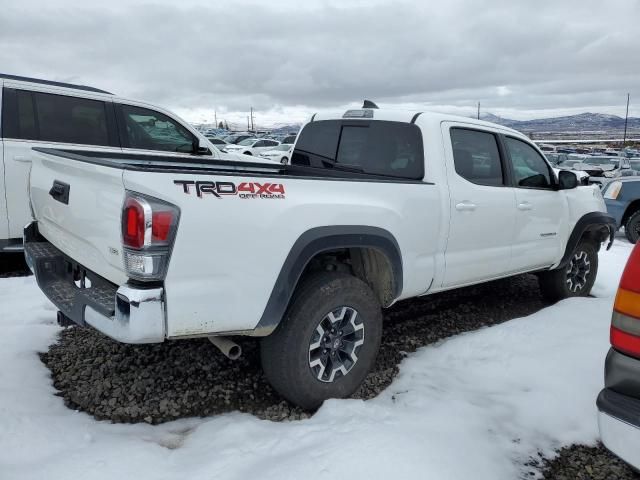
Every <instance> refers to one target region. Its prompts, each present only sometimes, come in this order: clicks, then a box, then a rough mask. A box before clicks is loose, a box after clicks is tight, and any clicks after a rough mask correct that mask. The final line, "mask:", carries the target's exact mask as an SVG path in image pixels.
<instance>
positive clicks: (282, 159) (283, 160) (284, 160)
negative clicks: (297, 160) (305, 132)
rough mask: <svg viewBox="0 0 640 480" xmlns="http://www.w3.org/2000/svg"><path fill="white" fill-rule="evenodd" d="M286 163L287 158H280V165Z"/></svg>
mask: <svg viewBox="0 0 640 480" xmlns="http://www.w3.org/2000/svg"><path fill="white" fill-rule="evenodd" d="M288 161H289V159H288V158H287V157H282V158H281V159H280V163H281V164H282V165H286V164H287V162H288Z"/></svg>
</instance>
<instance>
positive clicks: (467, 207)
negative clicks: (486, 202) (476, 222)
mask: <svg viewBox="0 0 640 480" xmlns="http://www.w3.org/2000/svg"><path fill="white" fill-rule="evenodd" d="M475 209H476V204H475V203H471V202H468V201H466V200H465V201H464V202H460V203H458V204H457V205H456V210H458V211H459V212H473V211H474V210H475Z"/></svg>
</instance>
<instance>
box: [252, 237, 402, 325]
mask: <svg viewBox="0 0 640 480" xmlns="http://www.w3.org/2000/svg"><path fill="white" fill-rule="evenodd" d="M356 247H366V248H374V249H376V250H379V251H380V252H382V253H383V254H384V255H385V256H386V257H387V259H388V260H389V263H390V265H391V269H392V275H393V287H394V288H393V290H394V295H395V298H398V297H399V296H400V294H401V292H402V275H403V271H402V255H401V253H400V246H399V245H398V242H397V241H396V239H395V237H394V236H393V235H392V234H391V233H390V232H389V231H387V230H385V229H383V228H379V227H371V226H366V225H335V226H325V227H316V228H312V229H310V230H307V231H306V232H304V233H303V234H302V235H300V237H299V238H298V239H297V240H296V242H295V243H294V244H293V247H291V250H290V251H289V254H288V255H287V258H286V259H285V261H284V263H283V265H282V268H281V269H280V273H279V274H278V277H277V279H276V282H275V285H274V286H273V289H272V291H271V295H270V296H269V300H268V301H267V306H266V307H265V309H264V312H263V313H262V317H261V318H260V321H259V322H258V325H256V327H255V329H254V330H253V333H252V335H253V336H266V335H269V334H271V332H273V331H274V330H275V329H276V327H277V326H278V324H279V323H280V321H281V320H282V318H283V317H284V314H285V311H286V309H287V307H288V306H289V302H290V300H291V297H292V296H293V292H294V291H295V289H296V286H297V284H298V281H299V280H300V277H301V276H302V273H303V272H304V269H305V268H306V266H307V265H308V264H309V262H310V261H311V259H312V258H313V257H315V256H316V255H318V254H319V253H323V252H327V251H330V250H335V249H339V248H356Z"/></svg>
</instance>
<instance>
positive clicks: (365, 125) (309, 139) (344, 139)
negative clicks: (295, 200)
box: [291, 120, 424, 180]
mask: <svg viewBox="0 0 640 480" xmlns="http://www.w3.org/2000/svg"><path fill="white" fill-rule="evenodd" d="M423 152H424V150H423V144H422V133H421V132H420V128H419V127H418V126H417V125H414V124H410V123H403V122H387V121H369V122H367V121H362V122H353V121H343V120H320V121H316V122H312V123H309V124H307V126H305V127H304V129H303V130H302V132H300V136H299V138H298V141H297V143H296V148H295V150H294V152H293V155H292V160H291V163H292V164H294V165H296V164H297V165H308V166H312V167H318V168H341V167H342V168H345V169H347V170H348V169H353V170H354V171H362V172H364V173H370V174H376V175H385V176H390V177H398V178H406V179H412V180H419V179H422V177H423V176H424V153H423Z"/></svg>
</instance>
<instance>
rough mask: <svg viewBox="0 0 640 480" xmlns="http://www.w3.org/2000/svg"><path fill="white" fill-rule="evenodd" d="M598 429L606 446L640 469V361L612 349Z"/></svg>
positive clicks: (606, 371) (609, 355)
mask: <svg viewBox="0 0 640 480" xmlns="http://www.w3.org/2000/svg"><path fill="white" fill-rule="evenodd" d="M604 386H605V388H604V390H602V391H601V392H600V395H598V401H597V405H598V426H599V428H600V436H601V438H602V443H604V445H605V447H607V448H608V449H609V450H611V451H612V452H613V453H614V454H616V455H617V456H618V457H620V458H621V459H623V460H624V461H625V462H627V463H628V464H630V465H631V466H632V467H634V468H635V469H638V470H640V360H638V359H636V358H632V357H629V356H627V355H624V354H622V353H620V352H618V351H616V350H614V349H613V348H612V349H610V350H609V353H608V354H607V359H606V361H605V366H604Z"/></svg>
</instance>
